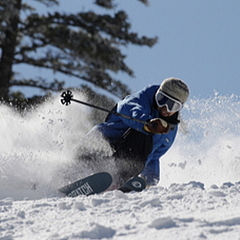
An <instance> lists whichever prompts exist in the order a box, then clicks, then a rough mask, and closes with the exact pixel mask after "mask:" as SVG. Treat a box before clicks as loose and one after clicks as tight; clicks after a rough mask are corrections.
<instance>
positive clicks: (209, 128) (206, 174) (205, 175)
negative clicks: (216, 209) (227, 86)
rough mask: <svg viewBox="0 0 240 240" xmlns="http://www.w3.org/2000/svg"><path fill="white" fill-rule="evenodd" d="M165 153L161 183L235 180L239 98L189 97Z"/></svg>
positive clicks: (239, 170) (239, 156)
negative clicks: (181, 121)
mask: <svg viewBox="0 0 240 240" xmlns="http://www.w3.org/2000/svg"><path fill="white" fill-rule="evenodd" d="M182 118H183V123H182V124H181V126H180V131H179V133H178V135H177V137H176V140H175V143H174V145H173V146H172V148H171V149H170V150H169V152H168V153H167V154H166V155H165V156H164V157H162V159H161V183H160V184H161V185H162V186H168V185H169V184H171V183H173V182H176V183H183V182H189V181H200V182H202V183H204V184H205V186H211V185H214V184H216V185H220V184H222V183H224V182H233V183H235V182H238V181H239V180H240V179H239V175H240V148H239V142H240V99H239V96H236V95H231V96H219V95H218V94H217V93H215V95H214V96H213V97H211V98H209V99H197V98H194V99H190V100H189V101H188V102H187V103H186V104H185V106H184V109H183V110H182Z"/></svg>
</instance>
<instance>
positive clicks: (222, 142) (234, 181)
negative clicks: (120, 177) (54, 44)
mask: <svg viewBox="0 0 240 240" xmlns="http://www.w3.org/2000/svg"><path fill="white" fill-rule="evenodd" d="M79 97H80V98H81V99H83V100H84V98H83V97H82V96H78V95H77V96H76V98H79ZM239 108H240V105H239V98H238V97H237V96H230V97H221V96H218V95H215V96H214V97H213V98H211V99H200V100H199V99H191V100H190V101H189V103H187V104H186V105H185V108H184V109H183V119H186V128H185V124H184V123H182V125H181V130H180V132H179V134H178V136H177V139H176V141H175V143H174V145H173V147H172V148H171V149H170V151H169V152H168V153H167V154H166V155H165V156H164V157H163V158H162V160H161V182H160V183H159V184H158V185H157V186H155V187H152V188H150V189H148V190H144V191H143V192H141V193H135V192H131V193H127V194H126V193H122V192H120V191H111V192H105V193H103V194H99V195H93V196H89V197H84V196H79V197H76V198H68V197H61V196H59V195H58V194H57V193H56V189H57V188H58V187H60V186H63V185H64V184H65V183H66V181H69V180H76V179H78V178H80V177H82V176H83V175H88V174H89V173H90V172H87V171H88V169H87V168H83V169H81V170H82V171H83V172H81V171H80V172H79V169H76V170H75V171H72V170H73V169H75V167H76V166H75V165H73V162H72V159H73V156H74V153H75V150H76V149H77V147H78V145H79V143H80V142H81V141H80V139H81V137H83V136H84V135H85V133H86V132H87V131H88V129H90V128H91V126H90V125H89V121H88V112H89V109H88V108H85V107H83V106H81V107H80V106H79V105H77V104H71V105H70V106H69V107H65V106H62V105H61V104H60V103H59V97H56V98H54V99H52V100H48V101H47V102H46V103H45V104H43V105H42V106H41V107H39V108H38V109H35V110H34V111H33V112H31V113H28V114H26V115H25V116H24V117H21V116H20V115H19V114H17V113H15V112H14V111H12V110H11V109H9V108H7V107H5V106H0V120H1V128H0V145H1V151H0V240H12V239H19V240H20V239H23V240H25V239H26V240H29V239H34V240H35V239H36V240H37V239H41V240H45V239H46V240H72V239H74V240H75V239H116V240H118V239H124V240H128V239H131V240H132V239H138V240H141V239H144V240H146V239H149V240H155V239H164V240H165V239H173V240H175V239H177V240H188V239H189V240H195V239H200V240H201V239H211V240H212V239H213V240H214V239H217V240H226V239H231V240H239V239H240V206H239V205H240V182H239V172H240V149H239V142H240V137H239V136H240V121H239V120H240V115H239V112H240V109H239ZM229 116H231V118H229ZM100 142H101V144H102V141H100ZM90 145H92V147H94V149H93V151H96V149H97V150H98V149H99V147H100V148H101V147H102V146H100V145H99V146H98V145H95V144H93V143H92V142H91V143H90ZM88 147H89V146H88ZM106 151H107V149H106ZM64 167H65V168H66V169H67V170H66V171H65V172H64V171H63V169H64ZM81 167H82V166H81ZM62 171H63V172H64V174H63V172H62ZM68 174H69V176H68ZM66 178H67V179H66Z"/></svg>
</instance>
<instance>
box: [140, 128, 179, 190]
mask: <svg viewBox="0 0 240 240" xmlns="http://www.w3.org/2000/svg"><path fill="white" fill-rule="evenodd" d="M177 129H178V127H177V126H176V127H175V129H174V130H172V131H170V133H169V134H166V135H165V136H166V137H164V138H162V141H160V142H157V143H156V142H155V148H154V146H153V149H155V150H153V151H152V152H151V153H150V154H149V156H148V159H147V161H146V164H145V168H144V169H143V171H142V173H141V174H140V175H141V176H142V177H143V178H144V179H145V180H146V182H147V185H148V186H152V185H156V184H158V182H159V180H160V167H159V160H160V158H161V157H162V156H163V155H164V154H165V153H166V152H167V151H168V150H169V148H170V147H171V146H172V144H173V142H174V139H175V137H176V133H177ZM166 139H168V142H167V141H166ZM164 140H165V141H166V142H165V143H164ZM157 144H159V146H158V147H156V145H157Z"/></svg>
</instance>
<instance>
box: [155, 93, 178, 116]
mask: <svg viewBox="0 0 240 240" xmlns="http://www.w3.org/2000/svg"><path fill="white" fill-rule="evenodd" d="M156 102H157V105H158V107H164V106H166V107H167V110H168V112H178V111H180V110H181V109H182V107H183V104H182V103H181V102H179V101H178V100H176V99H174V98H171V97H170V96H168V95H167V94H165V93H163V92H161V91H159V92H158V93H157V94H156Z"/></svg>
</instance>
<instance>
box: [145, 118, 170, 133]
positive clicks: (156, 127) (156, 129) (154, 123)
mask: <svg viewBox="0 0 240 240" xmlns="http://www.w3.org/2000/svg"><path fill="white" fill-rule="evenodd" d="M144 130H145V131H147V132H150V133H154V134H165V133H168V132H169V124H168V123H167V122H166V121H165V120H163V119H161V118H154V119H151V120H150V121H149V122H148V123H146V124H145V125H144Z"/></svg>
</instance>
